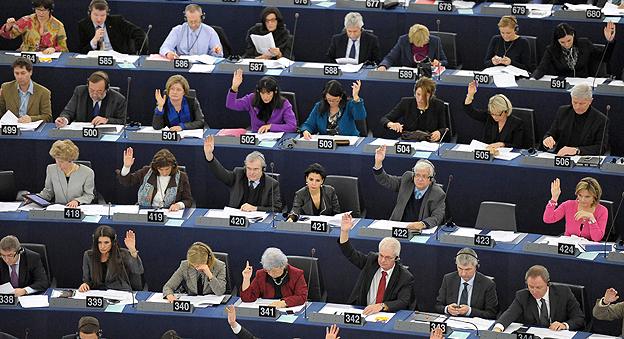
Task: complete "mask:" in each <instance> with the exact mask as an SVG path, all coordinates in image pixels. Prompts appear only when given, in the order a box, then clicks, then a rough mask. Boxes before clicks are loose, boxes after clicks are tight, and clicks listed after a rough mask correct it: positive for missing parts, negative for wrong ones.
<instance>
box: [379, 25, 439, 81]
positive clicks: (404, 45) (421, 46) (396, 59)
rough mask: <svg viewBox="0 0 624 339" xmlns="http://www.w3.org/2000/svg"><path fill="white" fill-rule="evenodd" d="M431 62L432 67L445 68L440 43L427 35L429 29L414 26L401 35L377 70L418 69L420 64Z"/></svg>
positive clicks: (437, 39)
mask: <svg viewBox="0 0 624 339" xmlns="http://www.w3.org/2000/svg"><path fill="white" fill-rule="evenodd" d="M428 61H430V62H431V66H432V67H438V66H440V65H442V66H446V63H447V60H446V54H444V48H442V41H441V40H440V38H438V37H437V36H435V35H430V34H429V29H428V28H427V27H425V26H423V25H420V24H415V25H413V26H412V27H410V29H409V33H408V34H405V35H401V36H400V37H399V39H398V40H397V42H396V44H395V45H394V47H392V49H391V50H390V52H389V53H388V54H387V55H386V56H385V57H384V59H383V61H382V62H381V63H380V64H379V67H378V68H377V70H378V71H385V70H386V69H388V68H390V67H414V68H415V67H418V64H420V63H427V62H428Z"/></svg>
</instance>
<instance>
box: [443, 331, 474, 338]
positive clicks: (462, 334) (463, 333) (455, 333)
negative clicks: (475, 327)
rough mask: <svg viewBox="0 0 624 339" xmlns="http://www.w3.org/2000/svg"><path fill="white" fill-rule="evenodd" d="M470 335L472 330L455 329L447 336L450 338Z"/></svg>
mask: <svg viewBox="0 0 624 339" xmlns="http://www.w3.org/2000/svg"><path fill="white" fill-rule="evenodd" d="M469 336H470V332H463V331H453V332H451V334H450V335H449V336H448V337H447V338H449V339H467V338H468V337H469Z"/></svg>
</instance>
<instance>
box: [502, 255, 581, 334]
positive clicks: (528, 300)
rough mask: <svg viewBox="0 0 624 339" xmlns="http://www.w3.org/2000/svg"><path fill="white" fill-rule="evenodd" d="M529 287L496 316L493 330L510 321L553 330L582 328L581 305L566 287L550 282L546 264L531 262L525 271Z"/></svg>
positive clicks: (503, 326)
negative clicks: (532, 264) (498, 316)
mask: <svg viewBox="0 0 624 339" xmlns="http://www.w3.org/2000/svg"><path fill="white" fill-rule="evenodd" d="M524 278H525V281H526V284H527V287H528V288H525V289H522V290H520V291H518V292H516V298H515V299H514V301H513V302H512V303H511V305H510V306H509V308H507V310H506V311H505V312H504V313H503V314H502V315H501V316H500V318H498V321H497V322H496V325H494V329H493V330H494V331H497V332H502V331H503V330H505V328H506V327H507V326H509V324H511V323H512V322H520V323H523V324H525V325H527V326H542V327H548V328H549V329H551V330H553V331H561V330H570V331H579V330H582V329H583V328H584V327H585V316H584V315H583V312H582V311H581V306H580V305H579V303H578V301H577V300H576V298H575V297H574V294H572V291H571V290H570V288H569V287H567V286H560V285H551V284H550V274H549V273H548V270H547V269H546V267H544V266H541V265H534V266H531V268H529V270H528V271H527V272H526V274H525V277H524Z"/></svg>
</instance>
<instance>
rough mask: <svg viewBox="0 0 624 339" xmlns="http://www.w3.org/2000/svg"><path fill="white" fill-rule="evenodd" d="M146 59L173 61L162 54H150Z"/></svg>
mask: <svg viewBox="0 0 624 339" xmlns="http://www.w3.org/2000/svg"><path fill="white" fill-rule="evenodd" d="M145 60H149V61H167V62H171V60H169V59H167V58H166V57H165V56H163V55H160V54H150V55H148V56H147V57H146V58H145Z"/></svg>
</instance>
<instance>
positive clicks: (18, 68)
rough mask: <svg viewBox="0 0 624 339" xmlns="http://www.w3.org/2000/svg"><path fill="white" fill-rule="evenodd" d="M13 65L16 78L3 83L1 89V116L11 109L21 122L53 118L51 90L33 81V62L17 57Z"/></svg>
mask: <svg viewBox="0 0 624 339" xmlns="http://www.w3.org/2000/svg"><path fill="white" fill-rule="evenodd" d="M12 67H13V76H14V77H15V80H13V81H9V82H5V83H3V84H2V87H1V89H0V117H2V116H3V115H4V114H5V113H6V112H8V111H11V113H13V114H14V115H15V116H16V117H17V118H18V122H19V123H29V122H32V121H38V120H43V121H45V122H47V121H50V120H52V105H51V102H50V90H48V89H47V88H45V87H43V86H41V85H39V84H38V83H36V82H34V81H32V79H31V78H32V74H33V66H32V63H31V62H30V61H29V60H28V59H25V58H17V59H16V60H15V62H13V65H12Z"/></svg>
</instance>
